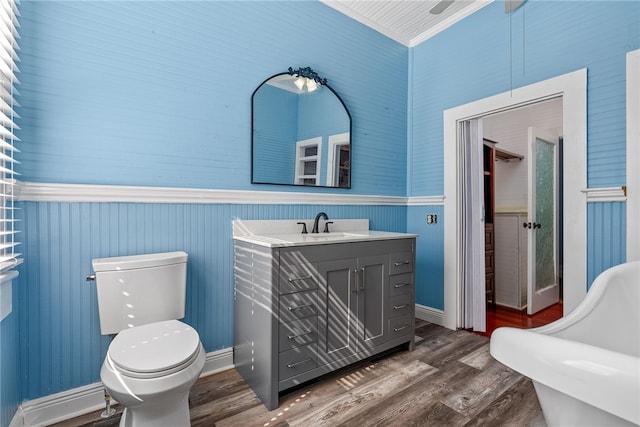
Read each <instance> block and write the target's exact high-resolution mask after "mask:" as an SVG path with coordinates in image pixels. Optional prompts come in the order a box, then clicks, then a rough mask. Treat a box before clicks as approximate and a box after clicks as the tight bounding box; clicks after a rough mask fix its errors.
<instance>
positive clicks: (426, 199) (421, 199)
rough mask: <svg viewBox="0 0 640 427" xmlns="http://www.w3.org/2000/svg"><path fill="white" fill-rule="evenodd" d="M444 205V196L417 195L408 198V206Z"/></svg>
mask: <svg viewBox="0 0 640 427" xmlns="http://www.w3.org/2000/svg"><path fill="white" fill-rule="evenodd" d="M435 205H444V196H416V197H409V198H408V199H407V206H435Z"/></svg>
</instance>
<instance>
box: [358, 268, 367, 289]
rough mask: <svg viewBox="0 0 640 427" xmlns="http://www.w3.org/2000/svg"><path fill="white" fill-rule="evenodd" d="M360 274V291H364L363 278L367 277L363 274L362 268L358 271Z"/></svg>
mask: <svg viewBox="0 0 640 427" xmlns="http://www.w3.org/2000/svg"><path fill="white" fill-rule="evenodd" d="M360 272H361V273H362V280H361V281H360V290H361V291H364V288H365V287H366V283H365V277H367V275H366V274H365V273H364V267H362V268H361V269H360Z"/></svg>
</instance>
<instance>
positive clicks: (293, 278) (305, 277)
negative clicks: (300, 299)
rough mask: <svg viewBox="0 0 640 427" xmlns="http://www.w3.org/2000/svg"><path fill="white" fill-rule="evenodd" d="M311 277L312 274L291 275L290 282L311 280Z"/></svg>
mask: <svg viewBox="0 0 640 427" xmlns="http://www.w3.org/2000/svg"><path fill="white" fill-rule="evenodd" d="M309 279H311V276H304V277H289V282H297V281H300V280H309Z"/></svg>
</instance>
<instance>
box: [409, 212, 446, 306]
mask: <svg viewBox="0 0 640 427" xmlns="http://www.w3.org/2000/svg"><path fill="white" fill-rule="evenodd" d="M407 210H408V212H407V223H409V224H424V225H423V226H422V227H421V232H420V235H419V237H418V238H417V239H416V253H417V259H416V303H417V304H421V305H424V306H427V307H432V308H437V309H439V310H444V286H443V283H444V250H443V248H444V221H445V218H444V207H443V206H441V205H435V206H410V207H408V208H407ZM427 215H436V217H437V222H436V223H433V224H427V221H426V218H427Z"/></svg>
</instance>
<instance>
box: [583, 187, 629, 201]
mask: <svg viewBox="0 0 640 427" xmlns="http://www.w3.org/2000/svg"><path fill="white" fill-rule="evenodd" d="M582 192H583V193H585V194H586V195H587V203H592V202H624V201H625V200H627V196H626V195H625V192H624V189H623V188H622V187H606V188H605V187H603V188H585V189H583V190H582Z"/></svg>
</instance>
